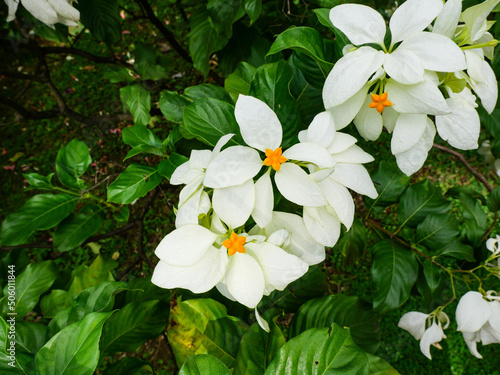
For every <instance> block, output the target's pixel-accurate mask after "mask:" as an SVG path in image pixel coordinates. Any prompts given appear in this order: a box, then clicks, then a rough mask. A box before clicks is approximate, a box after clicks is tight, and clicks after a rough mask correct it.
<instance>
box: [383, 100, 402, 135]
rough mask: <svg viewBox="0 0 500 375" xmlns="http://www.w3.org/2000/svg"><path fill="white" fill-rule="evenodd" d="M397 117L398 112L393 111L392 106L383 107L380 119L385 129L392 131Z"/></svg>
mask: <svg viewBox="0 0 500 375" xmlns="http://www.w3.org/2000/svg"><path fill="white" fill-rule="evenodd" d="M398 117H399V112H397V111H395V110H394V108H392V106H391V107H385V109H384V112H382V119H383V122H384V127H385V128H386V129H387V131H388V132H389V133H392V132H393V131H394V127H395V126H396V122H397V120H398Z"/></svg>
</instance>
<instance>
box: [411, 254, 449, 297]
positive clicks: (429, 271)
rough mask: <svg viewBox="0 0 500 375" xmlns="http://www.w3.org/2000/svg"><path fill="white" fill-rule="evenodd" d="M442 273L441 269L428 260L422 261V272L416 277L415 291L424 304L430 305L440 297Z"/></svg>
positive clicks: (442, 284)
mask: <svg viewBox="0 0 500 375" xmlns="http://www.w3.org/2000/svg"><path fill="white" fill-rule="evenodd" d="M443 273H444V271H443V270H442V269H441V267H439V266H437V265H435V264H433V263H432V261H431V260H430V259H424V262H423V267H422V271H421V272H419V275H418V280H417V289H418V291H419V293H420V294H421V295H422V297H424V301H425V303H427V304H432V301H435V300H437V299H439V298H440V297H441V295H440V294H441V291H442V288H443V286H444V283H443Z"/></svg>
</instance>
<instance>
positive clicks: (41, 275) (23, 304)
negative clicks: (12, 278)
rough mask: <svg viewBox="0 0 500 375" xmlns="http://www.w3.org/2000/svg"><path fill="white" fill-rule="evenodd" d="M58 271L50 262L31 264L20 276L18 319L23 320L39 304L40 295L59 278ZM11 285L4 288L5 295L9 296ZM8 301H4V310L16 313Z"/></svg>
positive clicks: (18, 276)
mask: <svg viewBox="0 0 500 375" xmlns="http://www.w3.org/2000/svg"><path fill="white" fill-rule="evenodd" d="M57 274H58V269H57V267H56V266H55V265H54V263H53V262H52V261H50V260H47V261H45V262H40V263H31V264H29V265H28V266H27V267H26V269H25V270H24V271H23V272H21V273H20V274H19V275H16V276H17V277H16V282H15V301H16V305H15V312H16V313H17V317H16V319H22V318H23V317H24V316H25V315H26V314H27V313H29V312H30V311H31V310H33V308H34V307H35V306H36V305H37V304H38V300H39V299H40V295H42V294H43V293H45V292H46V291H47V290H49V288H50V287H51V286H52V284H53V283H54V281H55V280H56V278H57ZM11 290H12V289H9V284H7V285H5V287H4V288H3V294H4V295H5V296H7V295H9V291H11ZM7 306H8V302H7V300H5V301H4V306H3V310H5V311H7V312H14V311H13V309H12V306H10V305H9V307H7Z"/></svg>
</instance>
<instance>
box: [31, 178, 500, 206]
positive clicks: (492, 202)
mask: <svg viewBox="0 0 500 375" xmlns="http://www.w3.org/2000/svg"><path fill="white" fill-rule="evenodd" d="M24 176H26V175H24ZM486 204H487V205H488V208H489V210H490V211H492V212H497V211H498V210H500V186H496V187H495V188H493V190H492V191H491V193H490V195H488V199H487V201H486Z"/></svg>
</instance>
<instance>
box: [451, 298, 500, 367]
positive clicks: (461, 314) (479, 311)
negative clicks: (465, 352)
mask: <svg viewBox="0 0 500 375" xmlns="http://www.w3.org/2000/svg"><path fill="white" fill-rule="evenodd" d="M456 318H457V324H458V328H457V330H458V331H461V332H462V334H463V336H464V340H465V343H466V344H467V346H468V347H469V350H470V352H471V353H472V354H473V355H474V356H475V357H477V358H483V357H482V356H481V354H479V352H478V351H477V343H478V342H481V343H482V344H483V345H488V344H495V343H500V297H497V296H495V295H494V292H492V291H489V292H488V293H487V295H486V296H485V297H483V295H482V294H481V293H479V292H474V291H470V292H467V293H465V294H464V295H463V296H462V298H461V299H460V301H459V302H458V306H457V311H456Z"/></svg>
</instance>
